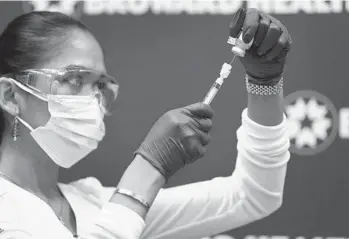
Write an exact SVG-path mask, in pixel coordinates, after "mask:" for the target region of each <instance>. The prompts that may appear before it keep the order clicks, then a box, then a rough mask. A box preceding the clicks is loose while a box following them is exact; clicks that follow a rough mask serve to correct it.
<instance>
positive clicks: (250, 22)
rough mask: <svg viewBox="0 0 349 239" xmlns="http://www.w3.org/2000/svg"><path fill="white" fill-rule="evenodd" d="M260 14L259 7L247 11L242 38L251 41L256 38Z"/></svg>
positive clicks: (246, 41) (247, 41)
mask: <svg viewBox="0 0 349 239" xmlns="http://www.w3.org/2000/svg"><path fill="white" fill-rule="evenodd" d="M259 19H260V14H259V12H258V10H257V9H254V8H251V9H248V10H247V12H246V17H245V21H244V25H243V26H242V40H243V41H244V42H245V43H249V42H250V41H251V40H252V38H254V36H255V34H256V32H257V29H258V25H259Z"/></svg>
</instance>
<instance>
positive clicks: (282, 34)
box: [229, 8, 292, 85]
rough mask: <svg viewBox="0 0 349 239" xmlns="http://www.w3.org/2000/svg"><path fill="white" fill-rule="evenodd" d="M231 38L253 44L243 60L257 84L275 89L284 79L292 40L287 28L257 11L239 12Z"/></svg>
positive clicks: (233, 24) (234, 16) (232, 27)
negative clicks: (241, 35)
mask: <svg viewBox="0 0 349 239" xmlns="http://www.w3.org/2000/svg"><path fill="white" fill-rule="evenodd" d="M229 27H230V36H231V37H233V38H237V37H238V35H239V33H240V32H241V30H242V34H243V38H242V39H243V41H244V42H245V43H249V42H250V41H251V40H252V39H253V44H252V46H251V48H250V49H249V50H247V51H246V55H245V57H239V59H240V61H241V63H242V65H243V66H244V68H245V70H246V74H247V75H248V76H249V78H251V80H252V81H254V82H253V83H257V84H267V85H274V84H276V83H277V82H278V81H279V80H280V77H281V76H282V73H283V70H284V67H285V63H286V57H287V54H288V52H289V50H290V49H291V45H292V40H291V35H290V34H289V33H288V31H287V28H286V27H285V26H284V25H283V24H282V23H281V22H280V21H279V20H277V19H275V18H274V17H272V16H270V15H268V14H264V13H261V12H259V11H258V10H257V9H247V10H245V9H242V8H241V9H239V10H238V11H237V12H236V13H235V14H234V15H233V20H232V21H231V22H230V25H229Z"/></svg>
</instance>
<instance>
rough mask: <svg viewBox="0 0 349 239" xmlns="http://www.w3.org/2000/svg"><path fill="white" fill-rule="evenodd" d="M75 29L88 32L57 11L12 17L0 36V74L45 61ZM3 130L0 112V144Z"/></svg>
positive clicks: (34, 65)
mask: <svg viewBox="0 0 349 239" xmlns="http://www.w3.org/2000/svg"><path fill="white" fill-rule="evenodd" d="M75 29H78V30H83V31H86V32H89V30H88V28H87V27H86V26H85V25H84V24H82V23H81V22H79V21H78V20H76V19H74V18H72V17H70V16H67V15H65V14H62V13H59V12H48V11H35V12H30V13H26V14H23V15H21V16H19V17H17V18H15V19H14V20H13V21H12V22H10V23H9V24H8V25H7V27H6V29H5V30H4V31H3V33H2V34H1V36H0V75H3V74H6V73H11V72H18V71H21V70H25V69H29V68H35V67H36V66H37V65H39V64H41V63H43V62H45V61H46V60H47V59H49V58H51V57H53V56H54V53H56V52H54V50H53V49H56V48H57V49H58V51H59V46H60V45H61V44H63V43H64V42H65V41H67V40H68V39H69V37H68V36H69V34H70V33H71V32H72V30H75ZM57 53H59V52H57ZM4 130H5V118H4V115H3V112H2V111H1V109H0V142H1V139H2V136H3V133H4Z"/></svg>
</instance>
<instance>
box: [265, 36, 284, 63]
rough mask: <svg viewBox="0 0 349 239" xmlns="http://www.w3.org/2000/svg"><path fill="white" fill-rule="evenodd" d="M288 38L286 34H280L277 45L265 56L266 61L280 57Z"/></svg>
mask: <svg viewBox="0 0 349 239" xmlns="http://www.w3.org/2000/svg"><path fill="white" fill-rule="evenodd" d="M287 43H288V36H287V33H282V34H281V36H280V38H279V40H278V42H277V44H276V45H275V46H274V47H273V48H272V49H271V50H270V51H269V52H268V53H267V54H266V58H267V59H268V60H272V59H275V58H277V57H280V53H281V51H282V50H283V49H284V48H286V47H287Z"/></svg>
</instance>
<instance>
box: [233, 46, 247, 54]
mask: <svg viewBox="0 0 349 239" xmlns="http://www.w3.org/2000/svg"><path fill="white" fill-rule="evenodd" d="M231 51H232V52H234V54H236V55H238V56H240V57H244V56H245V53H246V52H245V51H244V50H242V49H241V48H239V47H237V46H234V47H233V48H232V49H231Z"/></svg>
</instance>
